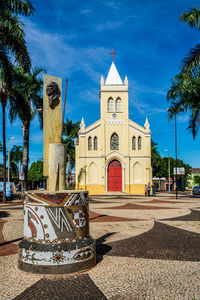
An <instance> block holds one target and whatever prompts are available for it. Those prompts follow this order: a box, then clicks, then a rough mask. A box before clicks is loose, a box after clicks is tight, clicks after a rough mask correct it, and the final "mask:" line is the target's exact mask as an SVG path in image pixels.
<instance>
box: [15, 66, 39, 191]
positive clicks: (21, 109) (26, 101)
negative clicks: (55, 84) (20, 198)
mask: <svg viewBox="0 0 200 300" xmlns="http://www.w3.org/2000/svg"><path fill="white" fill-rule="evenodd" d="M15 72H16V73H15V76H16V85H15V88H16V90H17V91H18V98H19V99H21V101H11V104H10V120H11V122H13V120H15V118H16V117H17V116H18V117H19V118H20V119H21V121H22V123H23V127H22V128H23V166H22V172H23V173H24V189H25V190H26V187H27V175H28V162H29V131H30V123H31V121H32V120H33V118H34V117H35V115H36V114H38V116H39V120H40V126H41V127H42V107H43V98H42V96H41V90H42V86H43V81H42V79H41V78H40V77H38V75H40V73H41V72H45V69H43V68H34V69H33V70H32V71H30V72H29V73H23V72H21V71H20V70H19V69H17V68H16V69H15Z"/></svg>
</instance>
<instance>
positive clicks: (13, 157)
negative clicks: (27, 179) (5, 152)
mask: <svg viewBox="0 0 200 300" xmlns="http://www.w3.org/2000/svg"><path fill="white" fill-rule="evenodd" d="M22 158H23V148H22V146H17V145H14V146H13V147H12V149H11V151H10V161H14V162H15V163H17V164H19V163H22Z"/></svg>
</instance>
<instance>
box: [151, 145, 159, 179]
mask: <svg viewBox="0 0 200 300" xmlns="http://www.w3.org/2000/svg"><path fill="white" fill-rule="evenodd" d="M157 146H158V144H157V143H156V142H154V141H153V140H151V164H152V168H153V176H155V172H156V165H157V164H158V161H159V160H160V159H161V156H160V153H159V152H158V147H157Z"/></svg>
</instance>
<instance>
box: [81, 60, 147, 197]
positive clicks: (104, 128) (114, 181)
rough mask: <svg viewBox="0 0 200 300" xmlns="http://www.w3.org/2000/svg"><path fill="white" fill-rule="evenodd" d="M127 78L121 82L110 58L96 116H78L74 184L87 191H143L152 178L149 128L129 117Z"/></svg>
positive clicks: (96, 192) (101, 82)
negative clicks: (90, 119) (87, 118)
mask: <svg viewBox="0 0 200 300" xmlns="http://www.w3.org/2000/svg"><path fill="white" fill-rule="evenodd" d="M128 93H129V91H128V78H127V76H126V77H125V79H124V82H122V80H121V78H120V75H119V73H118V71H117V69H116V66H115V64H114V62H112V64H111V67H110V70H109V72H108V76H107V78H106V80H105V81H104V77H103V76H102V77H101V81H100V110H101V113H100V116H101V117H100V120H98V121H96V122H95V123H93V124H92V125H90V126H88V127H86V126H85V123H84V119H83V118H82V121H81V125H80V131H79V140H78V143H77V144H76V188H77V189H87V190H88V191H89V193H90V194H102V193H105V192H109V191H122V192H126V193H129V194H130V193H131V194H144V191H145V184H147V183H148V182H150V183H151V182H152V168H151V131H150V129H149V122H148V119H147V118H146V121H145V124H144V127H143V126H141V125H138V124H137V123H135V122H133V121H131V120H130V119H129V100H128Z"/></svg>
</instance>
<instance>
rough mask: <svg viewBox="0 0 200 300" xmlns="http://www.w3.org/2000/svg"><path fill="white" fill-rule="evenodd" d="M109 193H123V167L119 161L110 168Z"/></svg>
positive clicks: (114, 161) (114, 162) (111, 164)
mask: <svg viewBox="0 0 200 300" xmlns="http://www.w3.org/2000/svg"><path fill="white" fill-rule="evenodd" d="M108 191H110V192H111V191H120V192H121V191H122V166H121V163H120V162H119V161H118V160H113V161H111V163H110V164H109V166H108Z"/></svg>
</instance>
